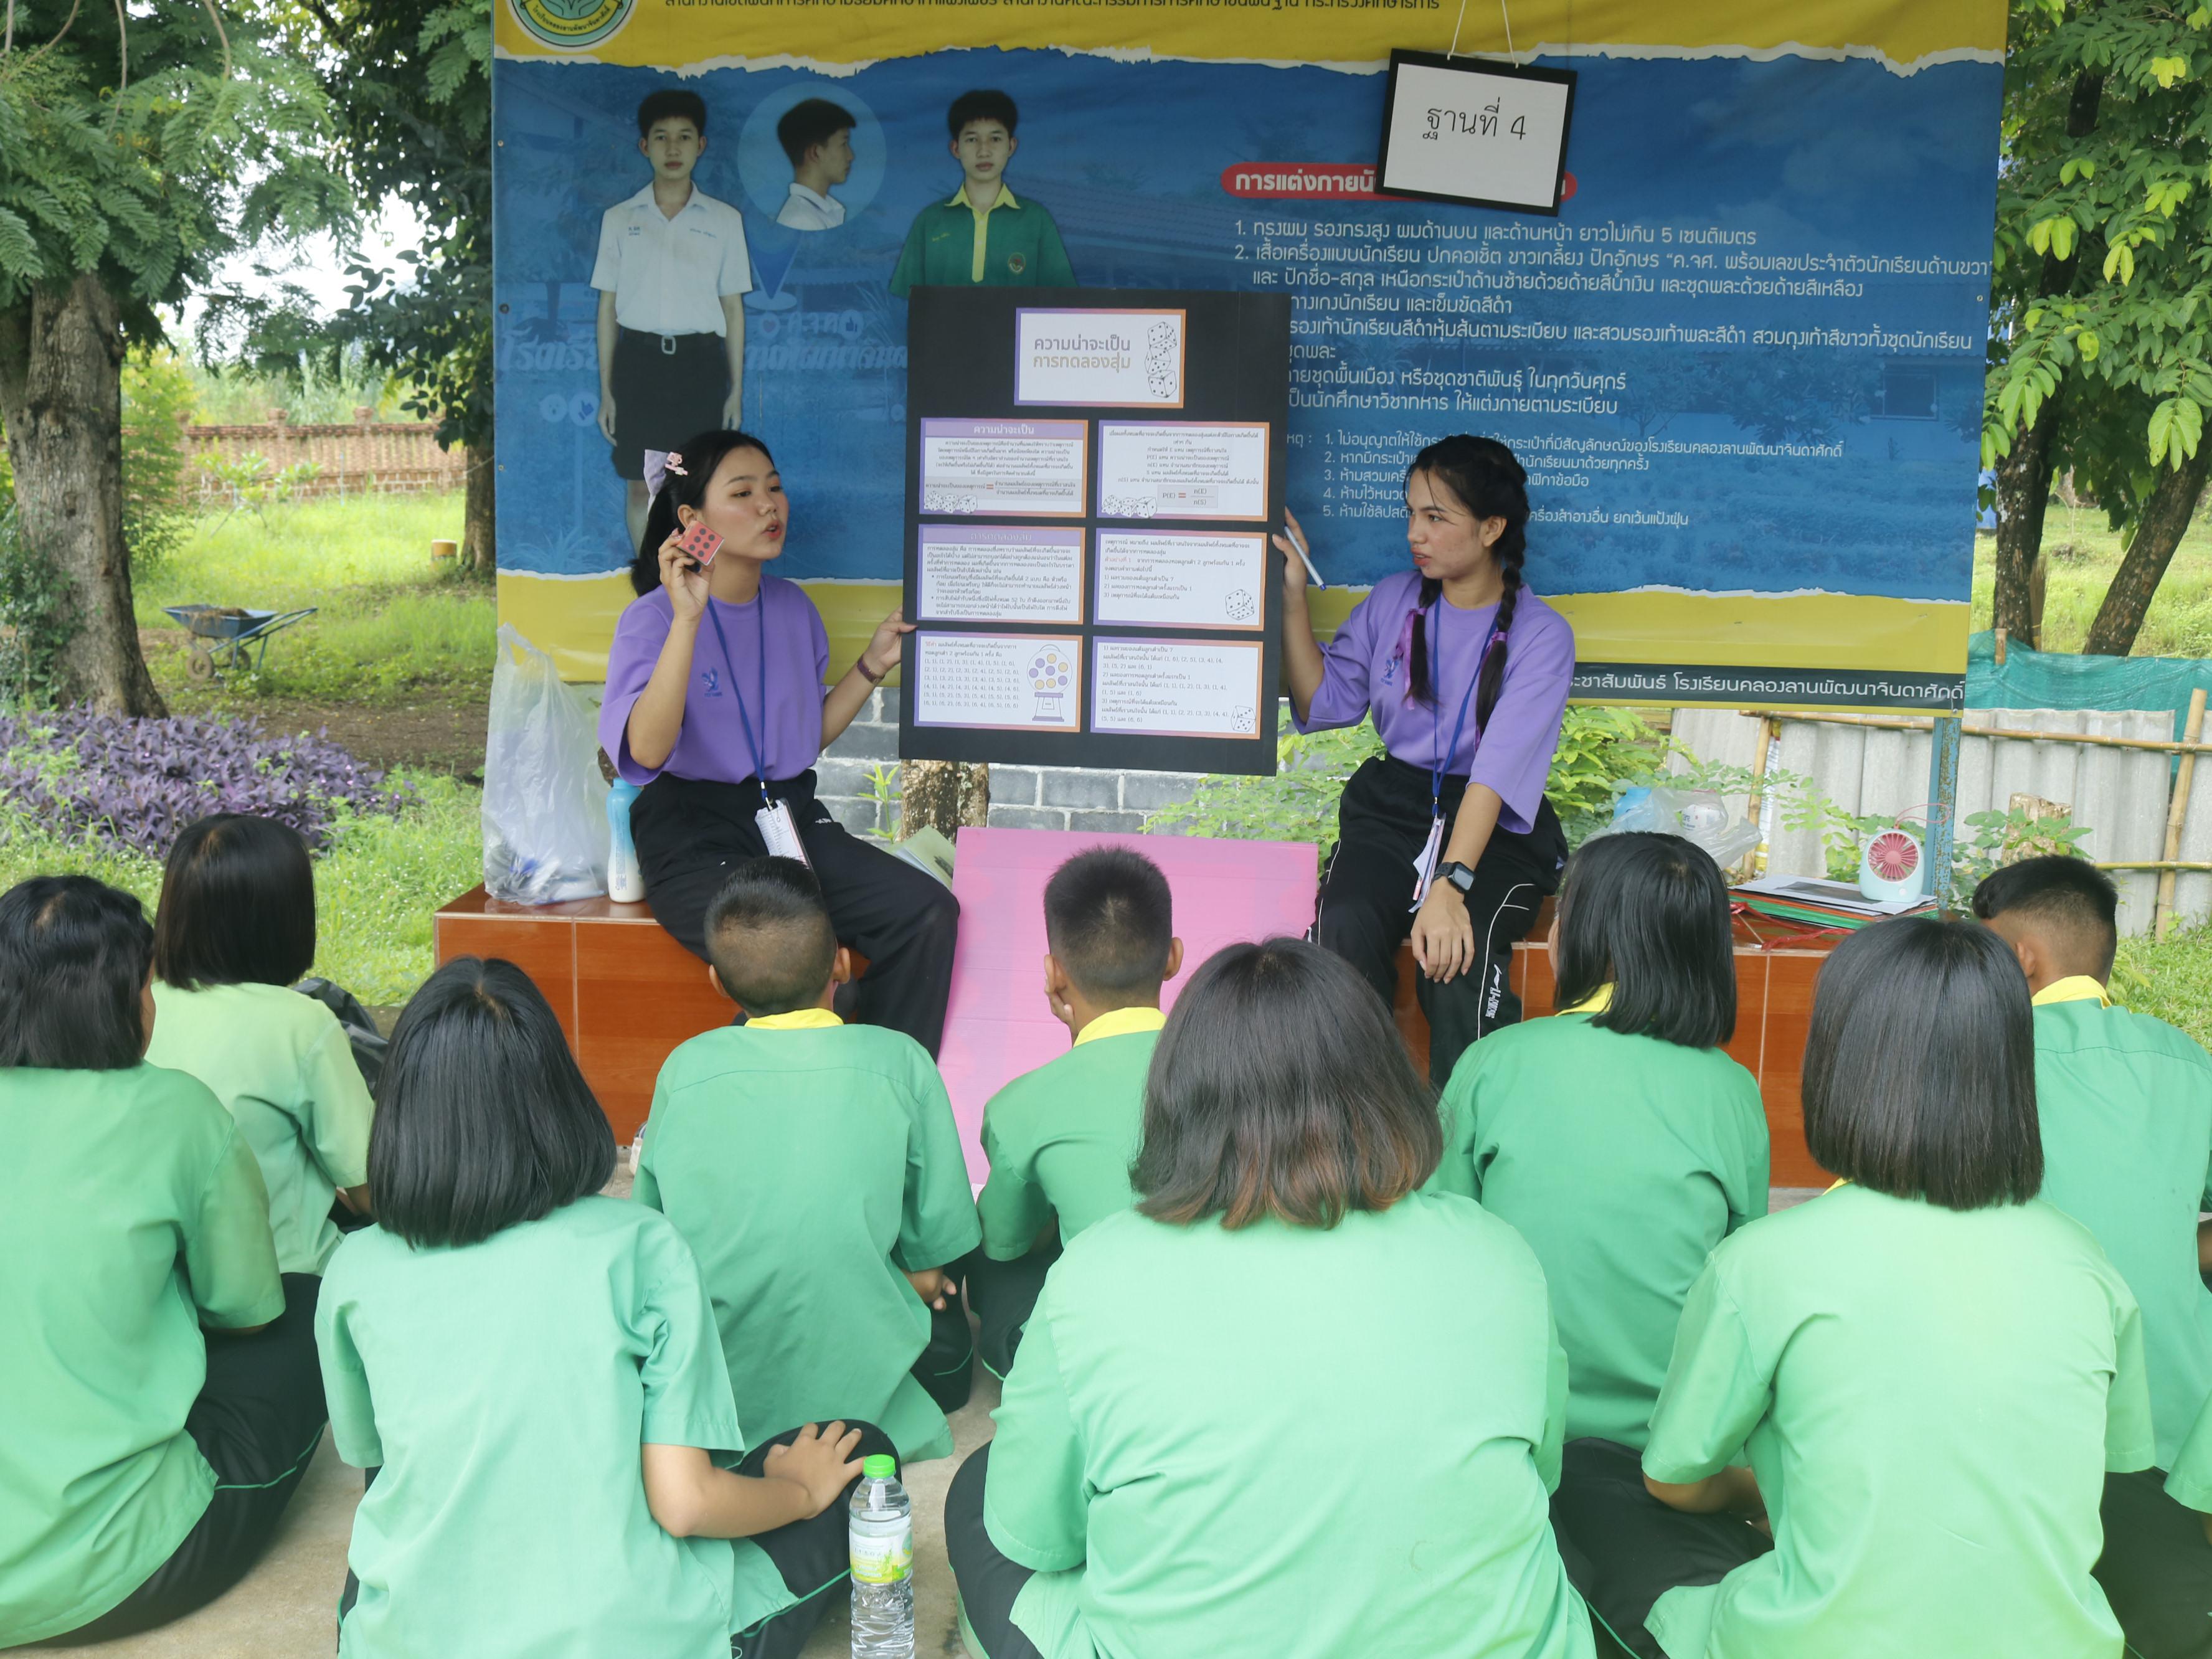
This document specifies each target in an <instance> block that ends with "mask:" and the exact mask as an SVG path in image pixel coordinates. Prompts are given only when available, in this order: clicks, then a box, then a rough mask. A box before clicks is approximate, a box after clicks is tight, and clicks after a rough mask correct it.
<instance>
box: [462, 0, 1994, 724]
mask: <svg viewBox="0 0 2212 1659" xmlns="http://www.w3.org/2000/svg"><path fill="white" fill-rule="evenodd" d="M577 9H578V8H577V7H574V6H568V7H561V6H549V5H548V4H546V3H544V0H497V4H496V9H495V42H496V48H497V54H498V60H497V62H496V64H495V91H496V94H497V105H496V108H497V121H496V125H497V133H496V141H497V147H496V149H495V228H496V233H497V253H496V263H495V288H496V299H497V315H496V331H497V333H496V348H497V375H498V393H499V399H498V409H499V413H498V431H497V465H498V468H499V486H500V536H499V564H500V578H501V581H500V593H501V616H502V618H503V619H504V620H507V621H510V622H513V623H515V624H516V625H517V626H518V627H520V629H521V630H522V631H523V632H524V633H525V634H526V635H529V636H530V637H531V638H532V639H533V640H534V641H538V643H540V644H541V645H544V646H545V647H547V648H549V649H550V650H551V651H553V652H554V653H555V655H556V660H558V661H559V662H560V663H561V665H562V670H563V671H564V672H565V673H567V674H568V675H569V676H570V677H571V678H577V679H593V678H600V677H602V676H603V674H604V671H605V650H606V644H607V641H608V640H609V638H610V637H611V633H612V629H613V624H614V619H615V617H617V615H618V614H619V612H620V611H621V608H622V606H623V604H624V603H626V602H627V600H628V599H629V597H630V590H629V585H628V583H627V581H626V580H624V578H623V575H622V574H621V573H622V571H623V568H625V567H626V566H627V565H628V563H629V559H630V557H631V556H632V554H633V552H634V551H635V548H634V546H633V544H632V543H633V538H634V536H635V532H636V528H637V526H638V524H640V523H641V521H642V513H641V502H640V501H639V496H640V495H641V493H642V491H643V490H644V488H645V485H644V483H643V474H644V468H643V465H642V456H643V452H644V451H646V450H647V449H661V448H666V447H672V446H676V445H680V443H681V442H682V441H683V439H684V436H686V435H688V434H686V433H679V432H677V431H676V430H675V428H677V427H679V426H685V425H687V423H690V422H695V421H696V422H700V423H701V425H702V426H714V425H718V424H721V423H724V422H729V423H738V422H741V423H742V424H743V425H744V427H745V428H747V429H749V430H752V431H755V432H757V433H758V434H760V435H762V436H763V438H764V439H765V440H767V441H769V442H770V443H772V444H773V445H774V446H775V453H776V455H777V458H778V460H779V462H780V463H781V466H782V471H783V478H784V483H785V485H786V488H787V489H788V490H789V492H790V495H791V500H792V512H793V532H792V538H791V544H790V547H789V549H788V551H787V553H786V554H785V555H784V556H783V559H782V562H781V567H780V568H781V571H782V574H787V575H790V576H793V577H795V578H798V579H799V580H805V581H806V582H807V583H808V584H809V586H810V587H811V590H812V592H813V593H814V595H815V598H816V600H817V604H818V605H820V606H821V608H822V610H823V614H824V617H825V618H826V620H827V622H828V624H829V631H830V632H831V633H832V634H833V635H838V636H839V637H838V638H837V639H836V640H834V641H833V642H832V647H831V658H832V660H837V661H843V660H849V659H850V658H851V656H852V655H853V654H854V651H856V650H857V648H858V647H859V645H860V643H861V642H862V636H863V635H865V634H866V631H867V629H868V628H871V627H872V625H873V622H874V620H875V619H876V618H877V617H880V616H881V614H882V612H883V611H884V609H885V608H886V607H887V606H888V605H890V604H891V603H895V602H896V601H895V599H894V597H893V589H894V587H895V586H896V581H897V579H898V574H899V572H900V569H901V568H902V556H903V549H902V546H901V540H902V514H903V504H904V489H905V479H904V476H903V447H902V446H903V439H904V429H905V423H906V409H905V387H906V367H907V351H908V340H907V329H908V300H909V296H910V295H911V293H912V291H913V290H914V289H915V288H916V287H918V286H925V285H951V286H961V285H994V286H1016V287H1020V286H1038V287H1059V288H1065V287H1068V286H1083V287H1095V288H1118V289H1132V288H1134V289H1145V288H1155V289H1216V290H1231V291H1244V292H1255V291H1257V292H1267V293H1282V294H1287V295H1290V296H1291V302H1292V307H1293V310H1292V316H1293V322H1292V332H1291V341H1292V343H1291V355H1292V361H1291V422H1290V432H1289V439H1290V445H1291V447H1290V452H1289V453H1290V460H1291V473H1290V477H1289V481H1288V492H1287V496H1288V501H1289V504H1290V506H1291V509H1292V510H1293V511H1294V512H1296V513H1297V515H1298V517H1299V520H1300V521H1301V523H1302V524H1304V526H1305V527H1306V529H1307V531H1308V532H1309V533H1310V538H1311V541H1312V544H1313V549H1314V552H1315V555H1316V563H1317V564H1318V565H1319V567H1320V569H1321V573H1322V575H1323V576H1324V577H1325V578H1326V579H1327V580H1328V584H1329V586H1328V591H1327V592H1324V593H1322V594H1320V595H1318V596H1316V611H1318V612H1319V616H1318V617H1317V620H1319V621H1320V622H1321V623H1322V626H1323V627H1324V628H1326V627H1328V626H1331V625H1333V624H1334V623H1335V622H1336V621H1338V620H1340V618H1341V617H1342V616H1343V615H1344V614H1345V612H1346V611H1348V610H1349V608H1350V605H1352V602H1353V601H1354V600H1355V599H1357V597H1358V594H1359V592H1361V591H1362V590H1364V588H1365V587H1366V586H1369V585H1370V584H1371V583H1373V582H1374V581H1376V580H1377V579H1379V578H1380V577H1382V576H1383V575H1384V574H1389V572H1390V571H1392V570H1395V569H1396V568H1401V566H1402V565H1403V563H1404V561H1405V548H1404V544H1403V538H1402V535H1401V528H1400V526H1399V523H1398V520H1400V519H1401V515H1402V513H1403V507H1402V502H1401V496H1400V491H1401V481H1402V477H1403V473H1404V470H1405V466H1406V464H1407V461H1408V460H1409V459H1410V458H1411V457H1412V456H1413V453H1415V452H1417V451H1418V450H1419V448H1420V447H1422V446H1423V445H1424V444H1425V443H1427V442H1429V441H1431V440H1433V439H1435V438H1437V437H1438V436H1441V435H1445V434H1447V433H1451V432H1458V431H1472V432H1476V433H1481V434H1486V435H1492V436H1495V437H1497V438H1499V439H1501V440H1502V441H1504V442H1506V443H1507V444H1509V445H1510V446H1511V447H1512V448H1513V450H1514V452H1515V453H1516V455H1517V456H1518V457H1519V458H1520V459H1521V460H1522V463H1523V464H1524V465H1526V466H1527V468H1528V473H1529V479H1528V489H1529V495H1530V499H1531V503H1532V507H1533V513H1532V519H1531V522H1530V525H1529V532H1528V539H1529V554H1528V580H1529V581H1530V583H1531V585H1532V586H1534V589H1535V590H1536V591H1537V592H1540V593H1541V594H1542V595H1543V596H1544V597H1545V598H1546V599H1547V601H1548V602H1550V603H1552V604H1553V605H1556V606H1557V607H1558V609H1559V611H1561V612H1562V613H1563V614H1564V615H1565V617H1567V619H1568V620H1569V621H1570V622H1571V623H1572V625H1573V627H1574V629H1575V632H1576V635H1577V641H1578V647H1579V649H1578V659H1579V664H1580V666H1579V670H1578V672H1577V684H1576V696H1578V697H1581V698H1583V699H1585V700H1595V701H1606V700H1612V701H1620V702H1668V703H1674V704H1695V703H1709V704H1714V705H1718V706H1730V705H1743V704H1777V703H1797V704H1804V705H1808V706H1831V707H1850V708H1921V709H1926V708H1949V707H1953V706H1955V705H1956V703H1957V702H1958V701H1959V699H1960V695H1961V691H1962V688H1963V676H1964V671H1965V666H1966V630H1967V610H1968V599H1969V594H1970V588H1971V575H1972V547H1973V532H1974V517H1975V489H1976V481H1977V469H1978V444H1979V433H1980V425H1981V408H1982V374H1983V362H1984V347H1985V344H1986V342H1987V338H1988V329H1989V323H1988V303H1989V291H1990V290H1989V260H1990V240H1991V227H1992V222H1993V214H1994V197H1995V187H1996V120H1997V109H1998V103H1999V100H2000V95H2001V92H2002V60H2003V52H2004V26H2005V12H2004V8H2003V6H2002V3H1999V0H1917V3H1911V4H1905V3H1899V0H1814V3H1808V4H1804V5H1799V6H1794V7H1791V8H1789V9H1786V11H1784V10H1781V9H1775V8H1771V7H1766V6H1763V5H1760V4H1758V3H1756V0H1584V3H1583V4H1581V5H1578V6H1575V7H1572V8H1570V7H1569V6H1568V5H1567V4H1566V3H1565V0H1524V3H1522V4H1520V5H1517V6H1516V7H1515V8H1514V9H1513V12H1512V15H1511V27H1512V28H1513V31H1514V36H1515V39H1514V40H1513V42H1512V44H1511V46H1510V48H1509V46H1508V43H1507V41H1506V40H1505V38H1504V25H1503V20H1502V19H1501V18H1500V17H1499V16H1498V15H1496V14H1495V13H1492V14H1488V15H1485V16H1483V17H1481V18H1477V17H1475V16H1474V15H1472V14H1470V15H1468V16H1467V17H1465V18H1462V19H1459V20H1457V21H1458V22H1459V25H1460V27H1459V31H1458V40H1457V43H1456V50H1457V51H1458V52H1461V53H1462V54H1473V55H1475V56H1487V57H1492V58H1502V57H1504V56H1506V55H1508V53H1509V51H1510V55H1511V56H1512V57H1513V58H1514V59H1515V60H1516V61H1518V62H1520V63H1522V64H1539V65H1544V66H1549V67H1554V68H1560V69H1569V70H1573V71H1575V73H1576V75H1577V77H1578V79H1577V93H1576V99H1575V105H1574V113H1573V122H1572V129H1571V133H1570V135H1569V140H1568V145H1567V152H1566V158H1565V161H1566V173H1567V178H1566V189H1567V191H1568V194H1567V196H1566V197H1565V200H1564V202H1563V203H1562V204H1561V207H1560V210H1559V214H1558V215H1557V216H1556V217H1547V216H1539V215H1528V214H1519V213H1513V212H1508V211H1504V210H1494V209H1487V208H1477V207H1472V206H1463V205H1459V204H1452V203H1445V202H1434V201H1425V200H1424V201H1413V200H1408V199H1403V198H1394V197H1386V196H1384V195H1382V194H1380V193H1379V192H1378V191H1376V187H1375V179H1374V166H1375V161H1376V151H1377V148H1378V143H1379V139H1380V136H1381V131H1382V125H1383V102H1384V96H1385V85H1386V81H1387V76H1386V74H1385V70H1387V66H1388V59H1389V53H1390V52H1391V51H1392V50H1394V49H1398V48H1404V49H1410V50H1419V51H1428V52H1442V51H1443V50H1445V49H1446V48H1447V47H1448V46H1452V45H1453V35H1454V26H1455V15H1454V14H1453V13H1452V12H1451V11H1450V9H1449V8H1448V7H1445V6H1443V5H1442V4H1441V3H1440V0H1395V3H1389V4H1383V3H1366V4H1357V5H1345V4H1340V3H1331V4H1326V5H1325V4H1322V3H1317V0H1162V3H1155V4H1146V5H1142V6H1138V5H1129V4H1103V5H1102V4H1084V3H1077V0H1044V3H1036V4H1026V3H1024V4H1018V3H1014V0H983V3H975V4H963V5H951V4H937V3H926V0H890V3H875V0H869V3H862V0H823V3H812V0H808V3H801V0H754V3H745V4H735V3H732V4H717V5H700V4H696V3H691V4H685V3H678V0H599V4H597V5H596V6H594V7H592V8H590V9H589V15H580V16H578V17H575V18H568V16H567V15H566V13H567V12H568V11H571V10H577ZM848 635H849V636H850V638H849V639H848V637H847V636H848Z"/></svg>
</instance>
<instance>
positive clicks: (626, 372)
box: [608, 328, 730, 478]
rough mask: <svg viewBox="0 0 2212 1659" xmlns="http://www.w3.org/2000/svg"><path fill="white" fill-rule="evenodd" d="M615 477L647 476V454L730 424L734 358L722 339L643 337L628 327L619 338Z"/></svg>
mask: <svg viewBox="0 0 2212 1659" xmlns="http://www.w3.org/2000/svg"><path fill="white" fill-rule="evenodd" d="M608 380H609V383H610V389H611V391H612V392H614V398H615V454H614V460H615V472H616V474H617V476H618V477H624V478H642V477H645V452H646V451H647V450H648V449H680V448H682V447H684V445H685V444H688V443H690V441H691V440H692V439H694V438H696V437H697V436H698V435H700V434H701V433H702V432H719V431H720V430H721V428H722V427H723V425H724V424H725V422H724V421H723V419H722V405H723V404H726V403H727V402H728V401H729V400H730V354H729V349H728V345H727V343H726V342H725V341H724V340H723V338H722V337H721V336H720V335H719V334H643V333H640V332H639V331H637V330H636V329H634V328H625V329H623V330H621V331H619V332H617V334H616V336H615V362H614V372H613V373H612V374H611V375H609V376H608Z"/></svg>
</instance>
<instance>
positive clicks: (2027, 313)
mask: <svg viewBox="0 0 2212 1659" xmlns="http://www.w3.org/2000/svg"><path fill="white" fill-rule="evenodd" d="M2208 77H2212V4H2203V3H2197V4H2192V3H2191V0H2182V3H2181V4H2180V5H2179V6H2174V5H2170V4H2167V3H2163V0H2015V5H2014V7H2013V14H2012V40H2011V46H2010V50H2009V52H2008V56H2007V59H2006V67H2005V113H2004V130H2005V149H2006V165H2005V168H2004V171H2003V173H2002V175H2001V178H2000V181H1999V185H1998V191H1997V234H1996V254H1995V260H1994V276H1993V281H1994V283H1995V288H1994V290H1993V292H1992V294H1991V295H1990V297H1991V300H1992V301H1994V302H1995V307H1996V322H1997V330H1996V337H1995V338H1994V339H1993V341H1992V343H1991V346H1990V359H1991V362H1990V376H1989V380H1988V386H1987V392H1986V404H1985V408H1984V426H1983V458H1984V465H1989V466H1990V467H1993V468H1994V469H1995V470H1996V501H1997V568H1996V624H1997V626H1999V627H2001V628H2005V629H2009V630H2011V631H2013V632H2015V633H2017V634H2019V635H2021V637H2023V638H2025V637H2027V636H2028V635H2029V633H2030V629H2031V625H2032V622H2033V617H2032V615H2031V610H2030V601H2029V583H2030V578H2031V576H2032V574H2033V570H2034V567H2035V561H2036V557H2037V555H2038V552H2039V549H2040V547H2041V544H2042V539H2043V519H2044V512H2045V507H2046V505H2047V503H2048V501H2049V498H2050V490H2051V480H2052V478H2053V477H2054V476H2055V475H2056V474H2057V473H2058V472H2059V471H2068V470H2070V471H2072V473H2073V474H2074V478H2075V485H2076V487H2077V488H2078V489H2083V490H2085V491H2086V492H2087V494H2089V495H2091V496H2092V497H2093V499H2095V500H2096V501H2098V502H2099V503H2100V505H2102V506H2103V507H2105V508H2106V510H2107V511H2108V512H2109V513H2111V514H2112V518H2113V520H2114V522H2115V524H2116V525H2118V526H2119V527H2121V528H2122V529H2123V531H2124V532H2125V534H2126V537H2127V554H2126V556H2125V558H2124V559H2123V561H2122V562H2121V565H2120V568H2119V570H2118V572H2117V573H2116V574H2114V576H2113V579H2112V586H2111V587H2110V589H2109V590H2108V591H2107V592H2106V596H2105V600H2104V603H2103V605H2102V606H2101V607H2100V609H2099V611H2098V613H2097V617H2096V620H2095V621H2094V622H2093V623H2092V624H2091V625H2090V629H2089V635H2088V638H2087V641H2085V642H2084V644H2083V646H2082V649H2083V650H2084V651H2086V652H2091V653H2102V654H2110V655H2115V656H2124V655H2125V654H2126V653H2127V652H2128V651H2129V649H2130V647H2132V646H2133V644H2134V643H2135V639H2136V633H2137V632H2138V631H2139V630H2140V629H2141V628H2142V620H2143V615H2144V613H2145V612H2146V611H2148V609H2149V606H2150V601H2151V599H2152V596H2153V595H2154V593H2156V592H2157V591H2158V584H2159V581H2160V579H2161V578H2162V577H2163V576H2164V575H2165V574H2166V566H2167V564H2168V563H2169V562H2171V561H2172V557H2173V552H2174V549H2175V548H2176V547H2177V546H2178V545H2179V544H2180V541H2181V537H2182V534H2183V532H2185V531H2186V530H2187V529H2188V527H2189V521H2190V519H2191V515H2192V514H2193V513H2195V511H2196V507H2197V499H2198V497H2199V496H2201V495H2203V493H2204V487H2205V483H2206V481H2207V478H2208V476H2212V447H2205V446H2204V445H2203V444H2202V443H2201V439H2202V438H2203V433H2204V424H2205V415H2206V411H2207V410H2208V409H2212V361H2208V360H2212V333H2208V331H2212V98H2209V97H2208V96H2207V93H2206V88H2207V81H2208Z"/></svg>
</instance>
